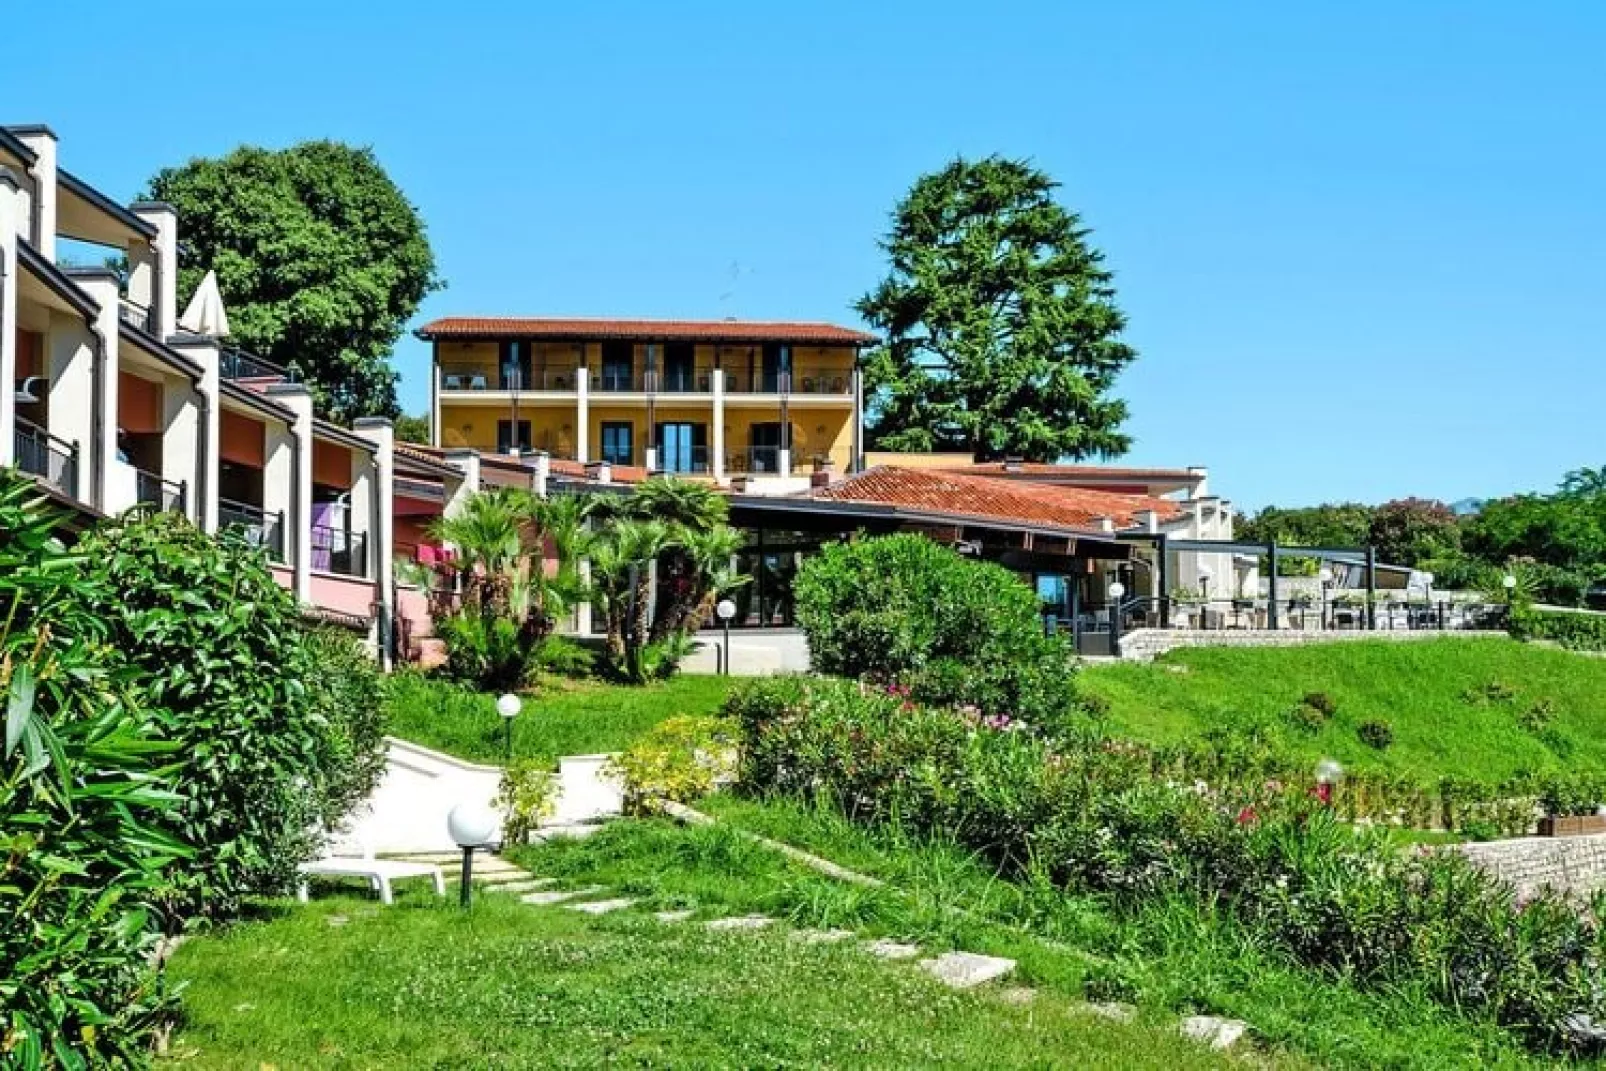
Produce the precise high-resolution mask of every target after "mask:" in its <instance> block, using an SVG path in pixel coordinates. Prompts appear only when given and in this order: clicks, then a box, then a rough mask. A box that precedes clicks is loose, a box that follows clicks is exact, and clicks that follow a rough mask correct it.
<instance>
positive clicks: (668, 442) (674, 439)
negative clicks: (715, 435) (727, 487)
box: [658, 422, 708, 472]
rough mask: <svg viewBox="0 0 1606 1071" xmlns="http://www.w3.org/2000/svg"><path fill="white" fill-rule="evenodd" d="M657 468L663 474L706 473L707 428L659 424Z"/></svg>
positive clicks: (685, 424) (688, 424)
mask: <svg viewBox="0 0 1606 1071" xmlns="http://www.w3.org/2000/svg"><path fill="white" fill-rule="evenodd" d="M658 468H659V470H660V471H663V472H707V471H708V428H707V426H706V425H703V424H692V423H680V422H669V423H663V424H659V425H658Z"/></svg>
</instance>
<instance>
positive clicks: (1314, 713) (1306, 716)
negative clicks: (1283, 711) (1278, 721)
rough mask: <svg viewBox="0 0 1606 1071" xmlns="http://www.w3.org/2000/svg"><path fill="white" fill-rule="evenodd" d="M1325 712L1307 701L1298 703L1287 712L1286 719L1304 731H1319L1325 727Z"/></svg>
mask: <svg viewBox="0 0 1606 1071" xmlns="http://www.w3.org/2000/svg"><path fill="white" fill-rule="evenodd" d="M1327 718H1328V716H1327V715H1326V714H1323V713H1322V712H1321V710H1320V709H1318V708H1316V707H1313V706H1311V705H1310V704H1309V703H1300V704H1298V705H1297V706H1295V707H1294V709H1293V710H1290V711H1289V712H1288V720H1289V721H1291V722H1293V724H1294V728H1296V729H1298V730H1300V731H1301V732H1306V733H1312V734H1315V733H1319V732H1321V731H1322V730H1323V729H1325V728H1326V727H1327Z"/></svg>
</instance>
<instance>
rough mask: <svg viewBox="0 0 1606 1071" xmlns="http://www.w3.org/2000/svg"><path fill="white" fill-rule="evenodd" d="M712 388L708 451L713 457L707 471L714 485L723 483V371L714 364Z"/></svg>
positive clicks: (718, 365)
mask: <svg viewBox="0 0 1606 1071" xmlns="http://www.w3.org/2000/svg"><path fill="white" fill-rule="evenodd" d="M710 383H711V384H712V385H713V388H714V416H713V422H714V426H713V427H712V428H710V429H709V431H710V433H711V434H710V435H709V436H708V449H709V450H710V451H711V452H712V453H713V455H714V456H713V457H711V458H709V459H708V471H709V472H711V473H713V474H714V482H715V483H724V482H725V369H724V368H723V367H722V366H721V365H720V364H719V363H718V362H715V367H714V375H713V378H712V379H711V380H710Z"/></svg>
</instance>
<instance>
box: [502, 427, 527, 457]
mask: <svg viewBox="0 0 1606 1071" xmlns="http://www.w3.org/2000/svg"><path fill="white" fill-rule="evenodd" d="M530 442H531V440H530V422H529V421H528V420H521V421H519V438H518V448H519V451H520V452H521V453H522V452H523V451H525V450H528V449H530ZM513 446H514V441H513V421H511V420H498V421H497V422H496V451H497V453H499V454H511V453H512V452H513Z"/></svg>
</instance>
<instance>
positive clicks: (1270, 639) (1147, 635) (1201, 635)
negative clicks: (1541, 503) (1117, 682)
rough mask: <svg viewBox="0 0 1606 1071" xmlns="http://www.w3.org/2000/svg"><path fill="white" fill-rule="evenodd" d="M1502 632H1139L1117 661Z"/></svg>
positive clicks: (1127, 638) (1125, 636) (1125, 642)
mask: <svg viewBox="0 0 1606 1071" xmlns="http://www.w3.org/2000/svg"><path fill="white" fill-rule="evenodd" d="M1505 635H1506V634H1505V633H1504V632H1491V631H1486V630H1481V629H1450V630H1444V631H1440V630H1438V629H1415V630H1408V629H1391V630H1385V631H1381V632H1366V631H1363V630H1359V629H1357V630H1355V631H1333V632H1318V631H1315V630H1302V629H1187V628H1140V629H1134V630H1132V631H1131V632H1126V633H1122V635H1121V657H1122V658H1124V659H1127V660H1129V661H1134V662H1148V661H1152V660H1153V659H1154V658H1155V657H1156V656H1158V655H1162V654H1164V653H1165V652H1167V651H1174V650H1176V649H1177V648H1178V647H1297V646H1302V645H1304V644H1309V643H1357V642H1360V641H1364V640H1396V641H1400V642H1405V641H1410V640H1437V639H1442V638H1444V637H1446V636H1456V637H1473V636H1481V637H1485V638H1488V637H1491V636H1501V637H1503V636H1505Z"/></svg>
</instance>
